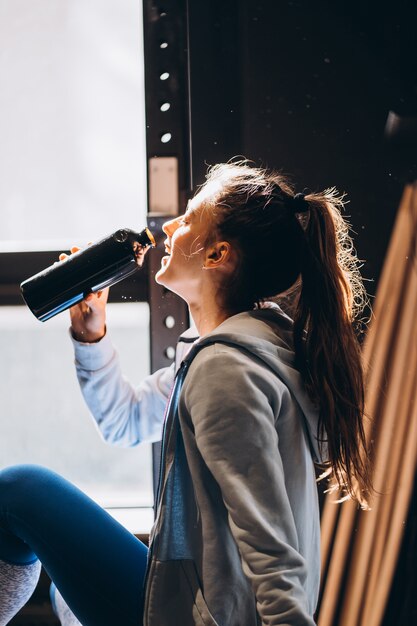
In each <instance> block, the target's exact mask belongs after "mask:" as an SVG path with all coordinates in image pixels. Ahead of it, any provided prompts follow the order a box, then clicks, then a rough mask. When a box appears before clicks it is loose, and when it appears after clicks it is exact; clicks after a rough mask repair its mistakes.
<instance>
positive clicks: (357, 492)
mask: <svg viewBox="0 0 417 626" xmlns="http://www.w3.org/2000/svg"><path fill="white" fill-rule="evenodd" d="M305 200H306V201H307V203H308V206H309V209H310V210H309V212H308V213H309V215H308V217H307V220H308V221H307V224H306V226H305V229H304V230H305V237H306V241H305V245H304V247H303V250H302V254H301V291H300V295H299V299H298V303H297V307H296V311H295V315H294V346H295V354H296V359H297V362H298V367H299V368H300V371H301V373H302V375H303V378H304V380H305V384H306V387H307V391H308V392H309V395H310V397H311V398H312V399H313V401H314V402H315V403H316V404H317V405H318V406H319V407H320V409H319V411H320V413H319V427H318V439H319V442H320V443H321V445H322V447H323V446H324V445H325V446H326V448H327V459H328V462H327V466H328V470H327V471H326V472H325V473H324V475H323V476H325V475H328V474H330V473H331V474H332V475H333V478H334V482H333V486H332V487H331V489H330V490H333V489H337V488H340V489H342V490H343V491H344V492H345V494H346V497H353V498H355V499H356V500H357V501H358V502H359V503H360V504H361V506H362V507H363V508H367V506H368V505H367V502H368V498H369V495H370V493H371V491H372V487H371V478H370V466H369V456H368V454H367V451H366V441H365V433H364V428H363V415H364V383H363V372H362V362H361V351H360V345H359V342H358V338H357V336H356V333H355V327H354V320H355V316H356V314H357V312H358V311H360V310H362V309H363V304H364V302H365V300H366V298H365V292H364V288H363V284H362V280H361V277H360V274H359V269H358V260H357V257H356V255H355V253H354V250H353V245H352V240H351V238H350V235H349V231H348V225H347V223H346V222H345V220H344V219H343V217H342V215H341V213H340V209H341V208H342V207H343V199H342V198H340V197H339V196H337V194H336V191H335V190H334V189H330V190H327V191H325V192H324V193H322V194H310V195H308V196H307V197H306V198H305Z"/></svg>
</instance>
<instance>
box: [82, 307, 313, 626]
mask: <svg viewBox="0 0 417 626" xmlns="http://www.w3.org/2000/svg"><path fill="white" fill-rule="evenodd" d="M191 335H192V332H191V334H190V333H188V336H186V337H185V340H186V341H187V340H188V341H192V340H193V339H194V337H192V338H191ZM180 347H181V345H180ZM75 349H76V363H77V373H78V377H79V381H80V384H81V388H82V390H83V393H84V396H85V399H86V401H87V403H88V404H89V406H90V409H91V411H92V413H93V416H94V418H95V420H96V422H97V424H98V427H99V429H100V431H101V433H102V434H103V437H104V438H105V439H106V440H107V441H109V442H110V443H113V444H114V443H116V444H118V445H135V444H137V443H139V442H140V441H145V440H148V441H149V440H152V441H155V440H157V439H159V438H160V437H161V431H162V412H163V406H164V404H165V402H166V395H167V393H168V390H169V388H170V387H171V385H172V378H173V375H174V369H175V366H173V367H171V368H166V369H164V370H160V371H159V372H156V373H155V374H153V375H151V376H150V377H148V378H147V379H145V381H143V382H142V383H141V385H140V386H139V387H138V388H137V389H133V388H131V387H130V386H129V385H128V384H127V383H126V381H124V380H123V378H122V377H121V374H120V368H119V364H118V359H117V356H116V354H115V352H114V349H113V347H112V346H111V343H110V341H109V339H108V338H106V337H105V338H104V339H103V340H102V341H101V342H100V343H99V344H92V345H91V346H87V345H85V344H78V343H75ZM179 352H183V353H184V352H185V351H183V350H180V351H179ZM185 361H186V365H185V369H183V370H182V373H181V376H182V377H183V378H184V380H183V383H182V386H181V385H178V384H177V392H176V393H174V398H172V399H171V410H169V411H168V412H167V420H166V425H165V429H166V432H165V437H164V445H163V459H162V461H163V462H162V475H161V481H160V488H159V495H158V508H157V519H156V522H155V525H154V527H153V530H152V533H151V550H150V558H149V567H148V573H147V580H146V588H145V615H144V625H145V626H192V625H193V626H194V625H195V624H197V625H205V626H212V625H216V624H217V625H218V626H255V625H256V624H263V625H265V626H275V625H278V624H281V625H283V624H284V625H287V626H290V625H291V626H295V625H297V626H301V625H303V626H304V625H306V626H307V625H308V626H312V625H313V624H314V621H313V618H312V615H313V613H314V610H315V607H316V603H317V596H318V587H319V572H320V554H319V537H320V527H319V510H318V498H317V488H316V482H315V472H314V466H313V458H314V459H315V460H319V459H320V454H319V449H318V445H317V440H316V433H317V412H316V411H315V409H314V407H313V406H312V405H311V402H310V400H309V398H308V397H307V395H306V393H305V390H304V386H303V384H302V381H301V377H300V375H299V373H298V371H297V370H296V368H295V366H294V354H293V350H292V322H291V320H290V319H289V318H288V317H287V316H286V315H285V314H284V313H283V312H282V311H281V310H280V309H279V307H276V306H275V307H273V308H262V309H259V310H255V311H252V312H248V313H241V314H239V315H235V316H233V317H231V318H229V319H228V320H226V321H225V322H224V323H223V324H221V325H220V326H219V327H218V328H217V329H216V330H215V331H214V332H213V333H211V334H210V335H207V336H205V337H204V338H202V339H200V340H198V341H197V342H196V343H195V344H194V345H193V347H192V348H191V351H190V352H189V354H188V356H187V357H186V358H185ZM181 387H182V388H181Z"/></svg>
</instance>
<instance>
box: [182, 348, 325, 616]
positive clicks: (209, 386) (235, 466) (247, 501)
mask: <svg viewBox="0 0 417 626" xmlns="http://www.w3.org/2000/svg"><path fill="white" fill-rule="evenodd" d="M285 389H286V387H285V386H284V384H283V383H282V382H281V381H280V379H278V377H277V376H276V375H275V374H274V373H273V372H272V371H270V370H269V369H268V368H267V367H266V366H265V365H263V364H261V363H260V362H259V361H258V360H257V359H255V358H253V357H250V356H249V355H248V354H246V353H243V352H241V351H239V350H237V349H233V348H232V349H230V348H229V349H227V348H225V347H224V346H220V345H219V344H217V345H214V346H209V347H207V348H205V349H204V350H202V351H201V352H200V353H199V354H198V355H197V356H196V358H195V359H194V361H193V363H192V364H191V366H190V370H189V373H188V375H187V379H186V382H185V384H184V402H185V406H186V409H187V412H188V413H189V415H190V416H191V420H192V423H193V426H194V430H195V438H196V444H197V447H198V449H199V451H200V454H201V456H202V457H203V460H204V462H205V463H206V465H207V466H208V468H209V470H210V472H211V473H212V474H213V476H214V478H215V480H216V481H217V483H218V485H219V487H220V490H221V493H222V497H223V501H224V504H225V506H226V508H227V511H228V518H229V525H230V529H231V532H232V534H233V536H234V539H235V541H236V543H237V546H238V549H239V552H240V555H241V559H242V566H243V570H244V572H245V575H246V576H247V577H248V579H249V580H250V582H251V585H252V588H253V590H254V593H255V596H256V602H257V610H258V613H259V615H260V617H261V619H262V624H263V626H277V625H278V624H281V625H282V624H286V625H288V626H313V625H314V621H313V619H312V618H311V616H310V615H309V613H308V610H307V606H308V600H307V598H306V594H305V591H304V587H303V581H304V579H305V576H306V562H305V560H304V558H303V557H302V556H301V555H300V553H299V552H298V539H297V533H296V528H295V523H294V518H293V512H292V510H291V506H290V503H289V499H288V495H287V492H286V486H285V480H284V472H285V468H284V467H283V463H282V459H281V456H280V453H279V446H278V443H279V442H278V434H277V430H276V428H275V419H276V417H277V415H279V413H280V408H281V400H282V394H283V392H284V390H285ZM286 469H287V471H288V468H286ZM295 471H296V470H295Z"/></svg>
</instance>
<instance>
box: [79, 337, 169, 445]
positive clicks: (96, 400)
mask: <svg viewBox="0 0 417 626" xmlns="http://www.w3.org/2000/svg"><path fill="white" fill-rule="evenodd" d="M72 341H73V344H74V351H75V366H76V372H77V377H78V381H79V384H80V387H81V391H82V394H83V396H84V399H85V401H86V403H87V405H88V408H89V409H90V411H91V414H92V416H93V418H94V420H95V421H96V423H97V426H98V428H99V430H100V433H101V435H102V436H103V438H104V440H105V441H106V442H107V443H110V444H113V445H118V446H121V447H130V446H135V445H137V444H138V443H141V442H143V441H148V442H149V441H159V440H160V439H161V436H162V424H163V418H164V412H165V406H166V403H167V399H168V395H169V393H170V390H171V388H172V384H173V381H174V371H175V365H174V364H172V365H171V366H170V367H166V368H162V369H160V370H158V371H157V372H155V373H154V374H151V375H150V376H147V377H146V378H144V379H143V381H142V382H141V383H140V384H139V385H138V386H137V387H133V386H132V385H131V384H130V383H129V382H128V381H127V380H126V379H125V378H124V377H123V375H122V372H121V368H120V362H119V358H118V355H117V352H116V351H115V349H114V347H113V345H112V343H111V341H110V339H109V337H108V336H107V335H105V336H104V337H103V338H102V339H101V340H100V341H99V342H97V343H91V344H87V343H81V342H78V341H76V340H75V339H74V338H73V337H72Z"/></svg>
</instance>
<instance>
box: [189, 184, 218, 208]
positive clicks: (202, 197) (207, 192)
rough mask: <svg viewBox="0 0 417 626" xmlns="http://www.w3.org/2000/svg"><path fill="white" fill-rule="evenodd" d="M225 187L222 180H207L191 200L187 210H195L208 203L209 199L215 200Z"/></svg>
mask: <svg viewBox="0 0 417 626" xmlns="http://www.w3.org/2000/svg"><path fill="white" fill-rule="evenodd" d="M222 188H223V185H222V184H221V181H219V180H210V181H208V182H206V183H205V184H204V185H203V187H202V188H201V189H200V191H199V192H198V193H196V195H195V196H194V197H193V198H191V200H189V202H188V205H187V211H195V210H196V209H197V208H199V207H200V206H202V205H204V204H206V203H207V202H208V200H211V201H213V200H214V199H215V197H216V196H218V195H219V193H220V192H221V190H222Z"/></svg>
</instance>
